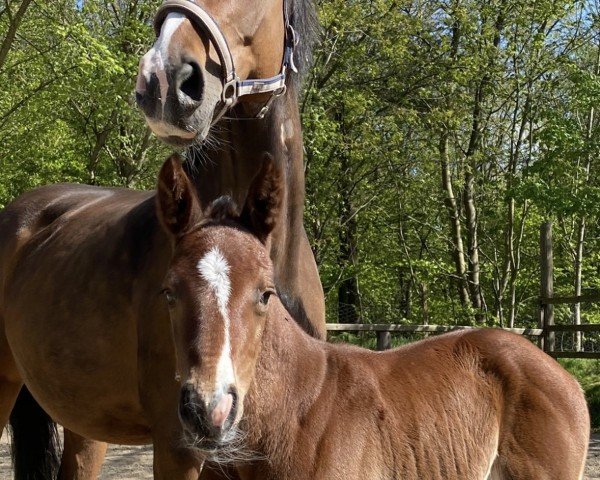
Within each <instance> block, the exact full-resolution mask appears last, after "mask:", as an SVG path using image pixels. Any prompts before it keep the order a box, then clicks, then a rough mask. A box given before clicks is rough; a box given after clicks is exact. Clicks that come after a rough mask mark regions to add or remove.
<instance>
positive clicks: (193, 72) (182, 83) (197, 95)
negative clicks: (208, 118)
mask: <svg viewBox="0 0 600 480" xmlns="http://www.w3.org/2000/svg"><path fill="white" fill-rule="evenodd" d="M177 86H178V90H179V91H181V92H182V93H183V94H184V95H185V96H186V97H189V98H190V99H191V100H193V101H194V102H200V101H201V100H202V90H203V87H204V82H203V80H202V73H201V72H200V66H199V65H198V64H197V63H196V62H189V63H184V64H183V65H182V66H181V68H180V69H179V71H178V72H177Z"/></svg>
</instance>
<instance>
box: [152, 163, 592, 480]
mask: <svg viewBox="0 0 600 480" xmlns="http://www.w3.org/2000/svg"><path fill="white" fill-rule="evenodd" d="M280 186H281V174H280V173H278V170H277V169H276V168H273V167H272V166H269V164H268V162H267V163H266V164H265V167H264V168H263V170H262V171H261V172H260V173H259V174H258V175H257V179H256V180H255V183H254V185H253V187H252V188H251V190H252V191H253V192H256V194H255V195H250V196H249V198H248V199H247V201H246V204H245V205H244V207H243V208H242V209H241V212H239V213H235V208H234V207H233V205H232V204H231V202H230V203H229V204H228V203H227V201H225V200H223V199H221V200H219V201H217V202H214V203H213V204H211V205H209V206H208V207H205V208H204V209H202V208H201V207H200V206H199V205H198V202H197V201H195V200H193V198H192V197H191V196H190V195H186V194H184V193H183V194H182V192H186V191H190V190H191V189H192V187H191V185H189V182H188V181H187V179H186V177H185V175H183V174H182V171H181V167H180V166H179V164H178V162H177V161H176V159H171V160H169V161H167V163H165V165H164V166H163V169H162V170H161V174H160V183H159V193H158V197H157V198H158V207H159V218H160V219H161V221H162V224H163V226H164V227H165V231H167V232H168V233H169V234H170V236H171V238H172V239H173V242H174V245H175V248H174V256H173V259H172V260H171V263H170V266H169V269H168V273H167V275H166V278H165V282H164V287H165V290H164V291H165V296H166V298H167V301H168V304H169V313H170V316H171V321H172V324H173V326H174V338H175V350H176V354H177V362H178V366H179V371H180V372H181V377H180V378H181V401H180V404H179V412H180V419H181V421H182V424H183V426H184V431H185V432H186V435H187V437H188V439H189V441H190V444H191V445H192V446H195V447H196V448H198V449H199V450H200V451H203V452H204V453H209V454H212V455H213V456H214V457H216V459H219V456H220V454H221V452H225V453H226V454H227V456H228V459H229V460H230V461H233V462H234V463H235V465H236V467H237V468H238V472H240V475H241V477H242V479H243V480H246V479H250V478H261V479H264V480H275V479H277V480H308V479H311V480H363V479H367V480H389V479H402V480H422V479H426V480H437V479H439V480H448V479H453V480H482V479H495V480H499V479H503V480H509V479H510V480H578V479H581V478H582V475H583V468H584V462H585V457H586V451H587V442H588V438H589V430H590V425H589V416H588V412H587V406H586V402H585V399H584V396H583V393H582V391H581V388H580V387H579V385H578V384H577V382H576V381H575V380H574V379H573V378H572V377H571V376H570V375H569V374H568V373H567V372H566V371H565V370H564V369H563V368H562V367H561V366H560V365H559V364H558V363H556V361H554V360H552V359H551V358H550V357H548V356H547V355H546V354H545V353H543V352H542V351H541V350H539V349H538V348H536V347H535V346H534V345H533V344H531V343H530V342H529V341H527V340H526V339H524V338H522V337H519V336H517V335H514V334H510V333H506V332H503V331H499V330H479V331H466V332H465V331H463V332H459V333H453V334H449V335H444V336H441V337H435V338H433V337H432V338H429V339H427V340H424V341H421V342H417V343H415V344H412V345H410V346H406V347H402V348H399V349H396V350H393V351H390V352H385V353H375V352H371V351H368V350H365V349H360V348H356V347H348V346H339V345H330V344H327V343H325V342H323V341H321V340H318V339H315V338H312V337H310V336H309V335H308V334H306V333H305V332H303V331H302V330H301V329H300V328H299V327H298V326H297V325H296V323H295V322H294V321H293V317H292V316H291V315H290V313H289V312H288V311H287V310H286V309H285V307H284V306H283V304H282V303H281V302H280V301H279V299H278V298H277V297H276V296H275V295H274V290H273V283H274V282H273V266H272V264H271V262H270V259H269V255H268V245H269V242H270V234H271V232H272V231H273V228H274V226H275V225H276V224H277V220H276V219H277V218H278V214H279V209H280V208H281V205H282V203H281V200H282V196H281V188H280ZM174 192H175V193H174ZM192 200H193V201H192ZM269 299H271V300H269ZM240 431H241V432H242V435H241V438H242V439H243V443H242V445H239V444H235V439H236V438H240V435H239V432H240ZM238 443H239V442H238ZM232 446H233V447H234V450H235V448H239V447H242V452H243V449H244V448H246V449H247V450H248V452H250V453H251V454H255V455H256V456H257V458H258V460H255V461H253V462H249V461H245V460H244V458H245V457H244V454H242V455H240V456H239V457H238V458H236V457H235V453H234V454H233V459H232V458H231V456H232V454H231V450H232V448H231V447H232ZM248 452H246V454H247V453H248ZM261 459H262V460H261ZM236 460H237V462H236Z"/></svg>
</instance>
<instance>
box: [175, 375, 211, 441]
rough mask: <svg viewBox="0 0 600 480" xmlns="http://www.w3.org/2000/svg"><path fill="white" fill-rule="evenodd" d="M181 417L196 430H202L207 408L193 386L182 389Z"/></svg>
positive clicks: (180, 399) (180, 397)
mask: <svg viewBox="0 0 600 480" xmlns="http://www.w3.org/2000/svg"><path fill="white" fill-rule="evenodd" d="M179 415H180V417H181V420H182V422H184V423H185V424H186V425H188V426H190V427H192V428H193V429H195V430H201V429H202V427H203V424H204V419H205V418H206V408H205V407H204V402H202V400H201V399H200V398H199V396H198V394H197V393H196V390H195V389H194V387H193V386H192V385H186V386H184V387H183V388H182V389H181V394H180V396H179Z"/></svg>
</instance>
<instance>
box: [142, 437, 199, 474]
mask: <svg viewBox="0 0 600 480" xmlns="http://www.w3.org/2000/svg"><path fill="white" fill-rule="evenodd" d="M153 437H154V441H153V443H154V462H153V467H154V479H155V480H198V477H199V475H200V470H201V469H202V460H201V459H200V458H198V457H197V456H196V455H195V454H194V452H193V451H191V450H190V449H187V448H184V447H181V446H179V445H178V443H179V442H180V441H179V440H175V439H173V438H171V439H169V437H170V436H169V435H168V434H167V432H164V433H163V434H161V432H158V431H156V432H153Z"/></svg>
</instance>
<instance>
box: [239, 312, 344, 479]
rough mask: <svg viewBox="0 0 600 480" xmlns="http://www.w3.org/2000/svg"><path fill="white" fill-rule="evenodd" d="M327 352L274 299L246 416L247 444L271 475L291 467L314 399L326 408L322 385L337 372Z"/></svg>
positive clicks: (326, 397)
mask: <svg viewBox="0 0 600 480" xmlns="http://www.w3.org/2000/svg"><path fill="white" fill-rule="evenodd" d="M273 307H275V308H273ZM329 351H330V346H328V345H327V344H326V343H325V342H323V341H320V340H316V339H314V338H312V337H310V336H309V335H308V334H306V333H305V332H304V331H302V330H301V328H300V327H298V326H297V325H296V322H295V321H294V320H293V319H292V318H291V316H290V315H289V314H288V313H287V311H286V310H285V309H284V307H283V306H282V305H281V304H280V303H279V302H278V301H277V303H276V304H274V305H273V306H272V308H271V312H270V313H269V318H268V319H267V323H266V326H265V331H264V334H263V337H262V347H261V353H260V354H259V358H258V362H257V367H256V372H255V377H254V379H253V385H252V387H251V390H250V392H249V393H248V397H247V399H246V401H245V402H244V409H245V413H244V418H245V419H246V422H245V423H246V425H247V429H248V431H247V433H248V437H247V438H248V440H249V442H250V445H249V447H250V449H251V450H254V451H257V452H258V453H259V454H262V455H264V456H266V457H267V459H268V462H266V463H267V464H268V467H267V468H268V469H269V470H271V472H270V473H271V474H272V475H274V478H286V477H287V475H286V474H285V472H287V471H288V469H289V468H293V466H292V457H293V455H294V451H295V449H297V448H298V447H299V443H298V442H299V441H301V440H300V438H301V432H300V429H299V428H298V424H299V423H300V421H299V420H300V419H302V421H307V422H310V421H311V416H312V413H313V412H314V409H313V406H314V405H315V403H316V402H318V403H319V409H321V407H323V408H324V410H325V411H326V410H328V409H327V407H326V406H325V403H327V402H329V401H331V398H329V396H328V394H327V393H325V392H324V390H323V389H324V387H325V386H326V385H328V388H330V387H332V385H331V381H332V376H333V377H335V372H333V369H335V366H332V365H331V362H329V361H328V355H329ZM324 397H325V398H324ZM308 454H309V453H308V452H306V451H304V453H303V455H305V456H306V455H308Z"/></svg>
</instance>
